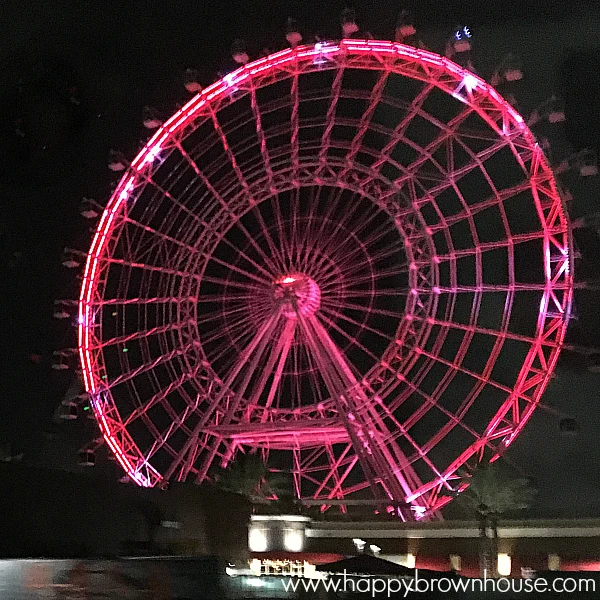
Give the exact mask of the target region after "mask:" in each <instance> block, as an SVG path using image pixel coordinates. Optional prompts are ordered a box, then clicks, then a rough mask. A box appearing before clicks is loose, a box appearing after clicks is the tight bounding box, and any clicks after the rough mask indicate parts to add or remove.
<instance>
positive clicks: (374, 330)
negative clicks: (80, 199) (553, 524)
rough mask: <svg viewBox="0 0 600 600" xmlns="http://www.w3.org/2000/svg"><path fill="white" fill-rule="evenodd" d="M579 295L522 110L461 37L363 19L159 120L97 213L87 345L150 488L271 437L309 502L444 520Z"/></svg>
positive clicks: (272, 454)
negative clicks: (361, 503)
mask: <svg viewBox="0 0 600 600" xmlns="http://www.w3.org/2000/svg"><path fill="white" fill-rule="evenodd" d="M571 297H572V274H571V272H570V257H569V235H568V227H567V218H566V213H565V211H564V210H563V205H562V201H561V197H560V195H559V192H558V189H557V185H556V183H555V180H554V176H553V173H552V171H551V169H550V168H549V166H548V164H547V162H546V160H545V158H544V155H543V152H542V150H541V149H540V147H539V145H538V144H537V143H536V140H535V139H534V137H533V135H532V133H531V132H530V131H529V129H528V127H527V126H526V124H525V123H524V120H523V118H522V117H521V116H520V115H519V113H518V112H517V111H516V110H515V109H514V108H513V107H512V106H511V105H510V104H509V103H508V102H506V101H505V100H504V99H503V98H502V97H501V96H500V94H499V93H498V92H496V91H495V89H493V88H492V87H491V86H490V85H488V84H487V83H486V82H485V81H483V80H482V79H481V78H479V77H478V76H477V75H475V74H473V73H472V72H470V71H468V70H466V69H465V68H463V67H461V66H459V65H457V64H456V63H454V62H452V61H450V60H449V59H448V58H445V57H441V56H439V55H437V54H434V53H432V52H429V51H425V50H419V49H416V48H414V47H411V46H407V45H403V44H400V43H396V42H389V41H376V40H358V39H344V40H342V41H341V42H339V43H337V42H336V43H333V42H332V43H317V44H314V45H304V46H303V45H298V46H296V47H295V48H293V49H292V48H290V49H287V50H284V51H281V52H277V53H275V54H271V55H269V56H266V57H264V58H261V59H259V60H256V61H254V62H248V63H247V64H244V65H243V66H241V67H240V68H239V69H237V70H236V71H234V72H232V73H230V74H228V75H226V76H225V77H224V78H222V79H221V80H219V81H217V82H216V83H214V84H213V85H211V86H210V87H207V88H205V89H204V90H202V91H201V92H200V93H198V94H197V95H196V96H195V97H194V98H193V99H192V100H191V101H190V102H188V104H187V105H185V106H184V107H183V108H182V109H181V110H179V111H178V112H177V113H176V114H175V115H173V116H172V117H171V118H170V119H169V120H168V121H166V122H165V123H164V124H162V125H161V126H160V128H159V129H158V131H157V133H156V134H155V135H154V136H153V137H152V139H151V140H150V141H149V142H148V144H147V145H146V146H145V147H144V149H143V150H142V151H141V153H140V154H139V155H138V156H137V157H136V158H135V160H134V161H133V162H132V163H131V165H130V166H129V167H128V169H127V171H126V173H125V175H124V176H123V178H122V179H121V181H120V183H119V184H118V186H117V188H116V190H115V192H114V194H113V195H112V197H111V199H110V201H109V203H108V205H107V207H106V209H105V210H104V212H103V214H102V216H101V218H100V220H99V224H98V226H97V229H96V231H95V235H94V238H93V242H92V244H91V248H90V250H89V253H88V257H87V263H86V266H85V271H84V276H83V284H82V287H81V294H80V300H79V316H78V319H79V330H78V335H79V355H80V359H81V365H82V372H83V379H84V383H85V387H86V390H87V392H88V394H89V398H90V403H91V406H92V408H93V411H94V414H95V418H96V420H97V422H98V424H99V427H100V430H101V432H102V435H103V437H104V439H105V441H106V444H107V445H108V447H109V448H110V450H111V451H112V453H113V454H114V456H115V457H116V459H117V460H118V462H119V463H120V465H121V466H122V468H123V469H124V470H125V471H126V473H127V474H128V476H129V478H130V479H131V480H133V481H134V482H135V483H137V484H138V485H140V486H147V487H152V486H157V485H164V484H165V483H166V482H168V481H170V480H175V481H184V480H188V481H189V480H193V481H197V482H201V481H203V480H204V479H206V478H207V477H210V474H211V472H212V469H213V467H214V466H215V465H218V466H225V465H227V464H229V463H230V462H231V461H232V460H234V458H235V456H236V454H237V453H239V452H244V453H248V452H260V453H262V455H263V456H264V457H265V459H268V460H269V462H270V464H275V465H277V467H278V468H281V469H286V470H288V471H289V472H291V473H292V474H293V480H294V486H295V493H296V495H297V496H298V497H299V498H304V499H312V500H313V501H315V500H316V501H322V505H323V506H327V505H328V503H338V504H339V503H340V501H342V500H345V499H348V498H352V497H359V498H363V497H365V496H366V495H372V496H373V497H374V498H375V499H377V500H380V501H381V503H382V504H385V505H390V506H396V507H403V508H401V509H400V511H399V512H400V515H401V516H402V517H403V518H428V517H431V516H432V515H434V514H435V513H436V511H438V510H439V509H440V508H441V507H442V506H443V505H444V504H445V503H446V502H448V500H449V496H448V494H447V492H448V491H451V490H454V487H455V485H456V483H457V482H456V480H457V475H456V473H457V470H459V469H463V468H464V469H469V468H473V467H474V466H475V465H476V464H477V463H478V462H479V461H482V460H486V461H487V460H493V459H495V458H496V457H497V456H499V455H500V454H502V453H503V452H504V450H505V449H506V448H507V447H508V446H509V444H511V442H512V441H513V440H514V439H515V438H516V436H517V435H518V434H519V432H520V431H521V429H522V428H523V426H524V425H525V423H526V422H527V421H528V419H529V418H530V416H531V414H532V412H533V411H534V409H535V408H536V405H537V404H538V403H539V400H540V397H541V395H542V393H543V391H544V389H545V387H546V385H547V383H548V381H549V378H550V376H551V374H552V371H553V368H554V366H555V364H556V361H557V358H558V354H559V350H560V345H561V343H562V340H563V337H564V334H565V331H566V327H567V322H568V318H569V310H570V303H571Z"/></svg>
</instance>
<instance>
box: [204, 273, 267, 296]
mask: <svg viewBox="0 0 600 600" xmlns="http://www.w3.org/2000/svg"><path fill="white" fill-rule="evenodd" d="M201 281H203V282H206V283H214V284H216V285H218V286H220V287H222V288H224V289H226V288H228V287H233V288H236V289H240V290H247V291H248V292H249V294H250V295H252V294H256V289H257V286H256V283H246V282H244V281H237V280H235V279H231V278H227V279H224V278H223V277H216V276H214V275H206V274H204V275H202V277H201ZM263 285H264V284H263Z"/></svg>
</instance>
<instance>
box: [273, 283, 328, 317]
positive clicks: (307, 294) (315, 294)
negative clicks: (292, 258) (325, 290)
mask: <svg viewBox="0 0 600 600" xmlns="http://www.w3.org/2000/svg"><path fill="white" fill-rule="evenodd" d="M273 295H274V298H275V303H276V306H277V307H281V309H282V312H283V315H284V316H285V317H287V318H288V319H295V318H296V317H297V316H298V315H301V316H303V317H310V316H312V315H314V314H315V313H316V312H317V310H318V309H319V306H320V305H321V289H320V288H319V286H318V284H317V282H316V281H315V280H314V279H312V278H311V277H309V276H308V275H305V274H304V273H289V274H287V275H283V276H282V277H280V278H279V279H277V280H276V281H275V284H274V293H273Z"/></svg>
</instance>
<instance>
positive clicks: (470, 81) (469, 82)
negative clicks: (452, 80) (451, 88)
mask: <svg viewBox="0 0 600 600" xmlns="http://www.w3.org/2000/svg"><path fill="white" fill-rule="evenodd" d="M463 84H464V86H465V88H466V89H467V91H468V92H472V91H473V90H475V89H477V86H478V85H479V81H478V80H477V77H475V75H471V74H470V73H468V74H467V75H465V76H464V77H463Z"/></svg>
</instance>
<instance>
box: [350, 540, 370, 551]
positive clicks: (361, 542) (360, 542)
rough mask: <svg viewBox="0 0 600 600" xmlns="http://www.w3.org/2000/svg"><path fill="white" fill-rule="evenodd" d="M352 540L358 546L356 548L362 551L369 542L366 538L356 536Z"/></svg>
mask: <svg viewBox="0 0 600 600" xmlns="http://www.w3.org/2000/svg"><path fill="white" fill-rule="evenodd" d="M352 542H353V543H354V545H355V546H356V549H357V550H358V551H359V552H362V551H363V550H364V549H365V546H366V544H367V542H365V540H361V539H360V538H354V539H353V540H352Z"/></svg>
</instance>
